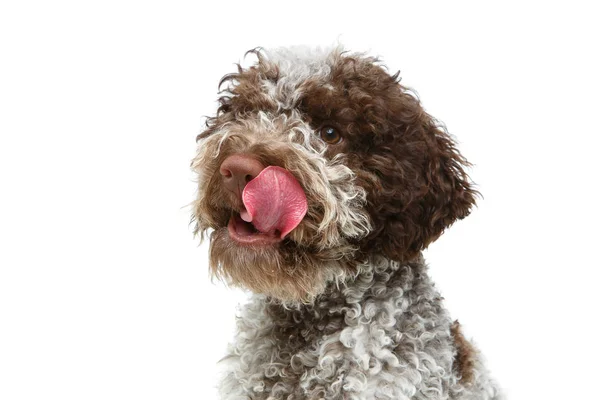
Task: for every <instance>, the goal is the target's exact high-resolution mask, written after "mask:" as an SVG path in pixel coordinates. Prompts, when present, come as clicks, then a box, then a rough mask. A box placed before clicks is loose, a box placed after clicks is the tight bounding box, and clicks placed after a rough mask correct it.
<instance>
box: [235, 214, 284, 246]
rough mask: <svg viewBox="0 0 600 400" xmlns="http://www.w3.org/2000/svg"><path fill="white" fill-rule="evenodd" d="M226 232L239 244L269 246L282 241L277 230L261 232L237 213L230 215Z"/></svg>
mask: <svg viewBox="0 0 600 400" xmlns="http://www.w3.org/2000/svg"><path fill="white" fill-rule="evenodd" d="M227 230H228V231H229V237H230V238H231V239H233V240H234V241H236V242H238V243H241V244H248V245H257V246H271V245H274V244H277V243H279V242H281V241H282V240H283V237H282V236H281V232H280V231H279V230H278V229H274V230H272V231H268V232H261V231H259V230H258V229H256V227H255V226H254V225H253V224H252V223H251V222H246V221H244V220H243V219H242V217H241V216H240V214H239V213H233V214H232V215H231V218H230V219H229V224H228V225H227Z"/></svg>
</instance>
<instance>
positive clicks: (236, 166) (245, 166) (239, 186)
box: [219, 154, 265, 196]
mask: <svg viewBox="0 0 600 400" xmlns="http://www.w3.org/2000/svg"><path fill="white" fill-rule="evenodd" d="M263 169H265V166H264V165H262V163H261V162H260V161H258V160H257V159H256V158H254V157H251V156H248V155H245V154H234V155H232V156H229V157H227V158H226V159H225V161H223V163H222V164H221V167H220V168H219V172H220V173H221V177H222V178H223V185H225V187H226V188H227V189H229V190H230V191H232V192H233V193H236V194H239V195H240V196H241V195H242V191H243V190H244V187H245V186H246V183H248V182H250V181H251V180H252V179H254V178H256V176H257V175H258V174H260V172H261V171H262V170H263Z"/></svg>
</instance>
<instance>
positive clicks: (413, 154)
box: [361, 85, 478, 261]
mask: <svg viewBox="0 0 600 400" xmlns="http://www.w3.org/2000/svg"><path fill="white" fill-rule="evenodd" d="M397 87H400V88H401V90H400V91H395V94H394V95H391V96H389V95H388V98H387V103H386V108H387V113H386V118H387V124H386V125H387V128H388V129H386V132H384V133H383V134H381V133H380V134H379V135H378V136H377V138H376V140H377V142H378V143H377V145H376V149H374V151H373V153H372V155H370V156H369V157H368V158H367V160H364V161H363V167H364V168H365V169H366V171H367V174H368V175H369V176H370V178H369V181H370V183H366V185H367V186H368V190H367V191H368V208H369V212H370V214H371V218H372V220H373V227H374V229H373V232H372V233H371V235H370V237H369V238H367V240H366V241H365V242H364V243H363V246H361V247H362V249H363V251H365V252H374V251H375V252H383V254H385V255H386V256H387V257H389V258H391V259H394V260H399V261H404V260H409V259H411V258H413V257H415V256H416V255H417V254H418V253H419V252H420V251H421V250H423V249H424V248H426V247H427V246H428V245H429V244H430V243H431V242H433V241H434V240H435V239H437V238H438V237H439V236H440V235H441V234H442V233H443V231H444V229H446V228H447V227H449V226H450V225H452V223H453V222H455V221H456V220H458V219H462V218H464V217H466V216H467V215H469V213H470V210H471V207H472V206H473V205H474V204H475V199H476V196H477V194H478V192H477V191H476V190H474V189H473V188H472V184H471V182H470V180H469V177H468V175H467V173H466V172H465V168H466V167H467V166H469V165H470V164H469V163H468V162H467V161H466V159H465V158H464V157H463V156H462V155H461V154H460V153H459V152H458V150H457V149H456V145H455V143H454V141H453V139H452V138H451V136H450V135H449V134H448V132H447V131H446V130H445V129H444V128H443V126H441V124H439V123H437V121H436V120H435V119H434V118H432V117H431V116H430V115H428V114H427V113H426V112H425V111H424V110H423V108H422V107H421V104H420V103H419V101H418V99H417V98H416V97H414V96H413V95H412V94H410V93H408V92H407V91H406V90H405V89H404V88H402V87H401V86H400V85H398V86H397ZM374 176H375V177H377V178H375V179H374V178H373V177H374ZM365 182H367V181H366V180H365ZM369 186H370V187H369Z"/></svg>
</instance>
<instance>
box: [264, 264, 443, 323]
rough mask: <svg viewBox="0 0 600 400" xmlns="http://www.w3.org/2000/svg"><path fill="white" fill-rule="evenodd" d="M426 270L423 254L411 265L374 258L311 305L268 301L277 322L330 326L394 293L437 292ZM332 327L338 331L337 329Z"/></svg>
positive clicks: (333, 285) (267, 298) (334, 284)
mask: <svg viewBox="0 0 600 400" xmlns="http://www.w3.org/2000/svg"><path fill="white" fill-rule="evenodd" d="M426 270H427V266H426V264H425V261H424V258H423V256H422V254H419V255H418V256H417V257H415V258H414V259H413V260H412V261H408V262H397V261H392V260H389V259H386V258H384V257H381V256H379V257H371V258H369V260H368V261H367V262H365V263H363V264H361V265H360V266H359V268H358V270H357V273H356V274H355V275H354V276H352V277H349V278H347V279H346V280H344V281H343V282H330V283H329V284H328V286H327V288H326V289H325V291H324V292H323V293H321V294H320V295H318V296H317V297H315V299H314V300H312V301H311V302H309V303H282V302H280V301H278V300H275V299H272V298H269V297H265V301H266V302H267V304H268V309H269V310H270V312H272V313H274V315H273V317H275V318H274V319H275V320H282V319H283V320H288V318H290V319H291V320H290V322H292V321H295V322H299V321H304V322H306V323H307V325H309V324H310V323H315V324H317V325H318V321H319V320H323V321H328V324H330V323H331V318H332V316H335V315H339V316H343V315H345V314H346V313H352V312H353V311H352V310H353V309H354V306H355V305H358V306H359V307H360V306H361V304H363V303H368V301H369V300H377V299H385V298H388V297H391V296H393V295H394V294H393V292H408V291H414V290H416V289H417V290H420V291H423V290H425V291H429V289H430V288H431V289H433V284H432V283H431V281H430V279H429V277H428V276H427V272H426ZM417 285H419V286H421V287H420V288H417V287H416V286H417ZM286 315H287V317H286ZM311 321H312V322H311ZM316 328H317V329H326V328H327V327H326V326H321V327H319V326H317V327H316ZM329 328H331V329H332V330H335V327H334V326H329Z"/></svg>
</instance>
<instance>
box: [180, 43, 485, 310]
mask: <svg viewBox="0 0 600 400" xmlns="http://www.w3.org/2000/svg"><path fill="white" fill-rule="evenodd" d="M252 53H254V54H255V55H256V56H257V57H258V62H257V63H256V64H255V65H254V66H252V67H250V68H248V69H242V68H238V72H237V73H235V74H231V75H227V76H225V77H224V78H223V80H222V81H221V84H225V85H227V88H226V90H225V91H224V94H223V95H222V96H221V97H220V99H219V103H220V107H219V110H218V112H217V115H216V116H215V117H213V118H209V119H208V121H207V129H206V130H205V131H204V132H203V133H201V134H200V135H199V136H198V154H197V156H196V158H195V159H194V161H193V164H192V166H193V169H194V170H195V171H196V172H197V174H198V181H199V190H198V197H197V199H196V201H195V202H194V215H193V218H194V220H195V222H196V230H197V232H199V233H201V234H204V233H205V232H206V231H207V230H211V231H212V233H211V235H210V241H211V246H210V263H211V268H212V270H213V272H214V273H215V274H216V275H217V276H219V277H222V278H225V279H226V280H227V281H228V282H230V283H231V284H234V285H240V286H244V287H247V288H249V289H252V290H253V291H255V292H259V293H265V294H267V295H270V296H273V297H275V298H277V299H280V300H284V301H308V300H310V299H311V298H314V296H315V295H317V294H319V293H320V292H321V291H322V290H323V289H324V288H325V286H326V284H327V283H328V282H330V281H332V280H335V279H344V278H345V277H347V276H348V274H352V273H353V272H355V271H356V267H357V265H358V263H360V262H361V261H362V260H364V259H365V258H366V257H368V256H369V255H370V254H380V255H384V256H386V257H388V258H390V259H393V260H397V261H407V260H410V259H411V258H413V257H415V256H416V255H417V254H418V253H419V252H420V251H421V250H422V249H423V248H425V247H426V246H427V245H428V244H429V243H431V242H432V241H433V240H435V239H436V238H437V237H438V236H439V235H440V234H441V233H442V232H443V230H444V229H445V228H446V227H448V226H449V225H451V224H452V223H453V222H454V221H455V220H457V219H461V218H463V217H465V216H467V215H468V214H469V211H470V209H471V207H472V205H473V204H474V200H475V195H476V192H475V191H474V190H473V189H472V188H471V186H470V183H469V179H468V176H467V175H466V173H465V172H464V167H465V165H466V164H467V163H466V161H465V159H464V158H463V157H462V156H461V155H460V154H459V153H458V151H457V150H456V148H455V145H454V142H453V140H452V139H451V137H450V136H449V135H448V134H447V133H446V131H445V130H444V129H442V128H440V126H439V124H438V123H437V122H436V121H435V120H434V119H433V118H432V117H431V116H429V115H428V114H427V113H425V111H424V110H423V108H422V106H421V105H420V103H419V101H418V99H417V98H416V97H415V96H414V95H413V94H411V93H410V92H408V91H407V90H406V89H405V88H404V87H402V86H401V85H400V84H399V81H398V77H397V74H396V75H393V76H390V75H389V74H388V73H387V72H386V71H385V69H384V68H382V67H381V66H380V65H378V63H377V60H376V59H374V58H369V57H365V56H363V55H360V54H358V55H357V54H347V53H344V52H342V51H341V50H340V49H333V50H331V51H308V50H306V49H304V48H300V49H298V48H294V49H289V50H276V51H273V52H264V51H253V52H252Z"/></svg>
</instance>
